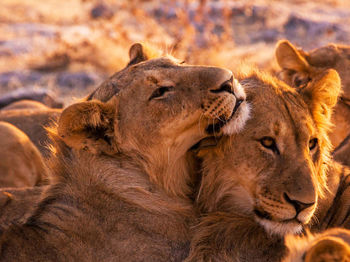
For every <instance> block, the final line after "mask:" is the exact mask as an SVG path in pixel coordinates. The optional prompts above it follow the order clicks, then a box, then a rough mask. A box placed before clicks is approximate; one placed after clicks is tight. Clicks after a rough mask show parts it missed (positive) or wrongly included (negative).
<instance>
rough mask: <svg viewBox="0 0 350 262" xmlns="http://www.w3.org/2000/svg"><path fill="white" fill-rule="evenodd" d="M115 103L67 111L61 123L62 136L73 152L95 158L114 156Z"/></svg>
mask: <svg viewBox="0 0 350 262" xmlns="http://www.w3.org/2000/svg"><path fill="white" fill-rule="evenodd" d="M115 112H116V102H115V99H111V100H110V101H109V102H108V103H102V102H100V101H97V100H92V101H86V102H81V103H76V104H73V105H71V106H69V107H67V108H66V109H65V110H64V111H63V112H62V114H61V116H60V119H59V121H58V128H57V129H58V135H59V136H60V138H61V139H62V140H63V141H64V142H65V143H66V144H67V145H68V146H70V147H71V148H74V149H77V150H85V151H90V152H91V153H93V154H100V153H106V154H109V155H111V154H114V153H116V151H117V148H116V145H115V143H114V139H113V138H114V117H115Z"/></svg>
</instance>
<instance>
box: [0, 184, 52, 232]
mask: <svg viewBox="0 0 350 262" xmlns="http://www.w3.org/2000/svg"><path fill="white" fill-rule="evenodd" d="M46 188H47V186H41V187H37V186H35V187H22V188H2V189H0V232H1V231H3V230H5V229H7V228H8V227H9V226H10V225H12V224H23V223H24V222H25V221H26V220H27V219H28V218H29V217H30V216H31V215H32V213H33V212H34V210H35V208H36V204H37V203H39V201H40V198H41V195H42V194H43V192H44V191H45V189H46Z"/></svg>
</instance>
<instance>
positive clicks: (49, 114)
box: [0, 108, 62, 157]
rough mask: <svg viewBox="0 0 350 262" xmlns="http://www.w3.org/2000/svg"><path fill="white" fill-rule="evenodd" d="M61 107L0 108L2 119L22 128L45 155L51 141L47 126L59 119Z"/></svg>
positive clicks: (0, 119)
mask: <svg viewBox="0 0 350 262" xmlns="http://www.w3.org/2000/svg"><path fill="white" fill-rule="evenodd" d="M61 112H62V110H61V109H49V108H48V109H37V108H22V109H13V110H0V121H4V122H8V123H10V124H12V125H14V126H16V127H17V128H18V129H20V130H22V131H23V132H24V133H25V134H26V135H27V136H28V137H29V138H30V140H31V141H32V142H33V143H34V145H35V146H36V147H37V148H38V149H39V151H40V152H41V154H42V155H43V156H44V157H47V156H48V154H49V149H48V148H47V144H48V142H49V140H48V136H47V132H46V130H45V126H49V125H50V124H51V123H52V121H54V120H57V119H58V117H59V115H60V114H61Z"/></svg>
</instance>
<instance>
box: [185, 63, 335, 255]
mask: <svg viewBox="0 0 350 262" xmlns="http://www.w3.org/2000/svg"><path fill="white" fill-rule="evenodd" d="M239 81H240V84H241V85H242V86H243V88H244V89H245V91H246V94H247V102H248V103H249V104H250V105H251V108H252V109H251V117H250V119H249V120H248V121H247V122H246V124H245V127H244V129H243V131H241V132H240V133H239V134H233V135H231V136H224V137H222V139H221V140H220V141H218V144H217V146H216V147H211V148H206V149H201V150H200V151H199V155H198V156H199V157H201V158H202V161H203V164H202V170H203V172H202V178H201V181H200V182H199V186H198V188H199V189H198V193H197V195H196V200H195V205H196V207H197V209H198V212H199V215H200V219H199V221H198V222H197V225H196V226H195V227H194V229H193V233H192V234H193V237H192V241H191V252H190V255H189V257H188V259H187V260H186V261H252V262H253V261H280V259H281V258H283V257H284V256H285V255H286V253H287V251H286V247H285V245H284V242H283V239H284V236H285V235H286V234H287V233H289V234H298V233H300V232H302V230H303V228H305V227H307V226H308V225H309V224H310V223H311V224H312V222H313V218H314V214H315V211H316V209H317V208H318V203H319V202H320V199H322V197H325V196H326V193H327V192H328V190H331V189H328V188H327V182H328V181H327V174H328V173H327V167H328V165H329V163H330V161H331V160H330V149H331V142H330V140H329V138H328V136H327V132H328V130H329V128H330V126H331V122H330V117H331V111H332V109H333V107H334V106H335V105H336V103H337V98H338V95H339V93H340V90H341V88H340V78H339V76H338V74H337V72H336V71H335V70H333V69H329V70H327V71H326V72H325V73H324V74H321V75H319V76H317V77H316V78H314V79H313V80H312V81H311V82H310V83H308V85H307V86H306V87H305V88H303V89H301V90H297V89H295V88H292V87H290V86H288V85H287V84H285V83H284V82H282V81H280V80H278V79H276V78H274V77H272V76H269V75H267V74H264V73H261V72H259V71H257V70H254V69H251V72H249V73H248V72H247V73H242V74H241V75H240V76H239ZM334 180H336V179H335V178H334ZM338 182H339V180H338ZM330 186H332V189H333V187H334V188H335V190H336V186H337V183H336V181H334V186H333V185H330ZM325 202H327V201H325ZM327 203H328V202H327ZM318 218H319V219H321V220H322V218H321V217H318Z"/></svg>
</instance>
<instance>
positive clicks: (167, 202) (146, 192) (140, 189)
mask: <svg viewBox="0 0 350 262" xmlns="http://www.w3.org/2000/svg"><path fill="white" fill-rule="evenodd" d="M54 144H55V146H54V148H55V150H54V155H53V156H52V157H51V159H50V162H49V166H50V169H51V170H53V172H52V173H53V178H52V183H51V184H57V183H61V184H66V185H68V186H69V187H74V186H77V187H79V188H80V187H83V186H89V187H90V186H91V184H94V185H98V186H99V187H103V188H104V189H105V190H106V191H108V192H110V194H111V196H114V197H116V198H120V197H121V198H123V199H126V200H127V201H129V202H132V203H134V204H136V205H138V206H139V207H141V208H143V209H146V210H149V211H153V212H159V213H163V214H168V215H171V214H172V215H174V216H179V217H181V219H182V218H184V219H188V218H191V217H192V216H193V208H192V204H191V203H190V201H188V200H185V199H181V198H176V197H173V196H169V195H168V194H166V193H164V191H163V190H160V189H159V188H158V187H157V186H155V185H154V184H153V183H152V182H151V181H150V180H149V176H148V175H147V174H146V173H145V171H144V168H143V167H142V166H140V165H139V162H138V161H135V159H134V158H132V157H130V156H129V155H126V154H120V153H119V154H117V155H114V156H107V155H99V156H96V155H93V154H91V153H90V152H85V151H75V150H73V149H71V148H69V147H68V146H67V145H65V144H64V142H62V141H60V140H59V139H56V141H55V143H54Z"/></svg>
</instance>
